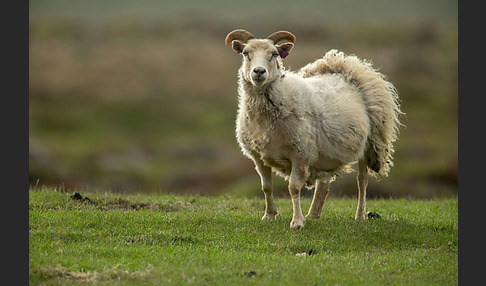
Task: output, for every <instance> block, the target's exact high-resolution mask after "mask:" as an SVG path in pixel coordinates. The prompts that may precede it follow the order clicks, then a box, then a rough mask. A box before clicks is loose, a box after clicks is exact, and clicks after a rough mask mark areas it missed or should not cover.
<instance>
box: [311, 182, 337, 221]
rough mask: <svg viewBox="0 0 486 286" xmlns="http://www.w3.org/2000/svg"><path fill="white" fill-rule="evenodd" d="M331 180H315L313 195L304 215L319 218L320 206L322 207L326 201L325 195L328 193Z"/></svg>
mask: <svg viewBox="0 0 486 286" xmlns="http://www.w3.org/2000/svg"><path fill="white" fill-rule="evenodd" d="M330 184H331V182H330V181H329V180H326V181H322V180H317V182H316V188H315V190H314V197H313V198H312V203H311V207H310V208H309V212H308V213H307V215H306V216H305V217H310V218H320V217H321V212H322V207H324V203H325V202H326V198H327V195H328V194H329V185H330Z"/></svg>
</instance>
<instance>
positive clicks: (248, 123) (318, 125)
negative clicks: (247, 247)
mask: <svg viewBox="0 0 486 286" xmlns="http://www.w3.org/2000/svg"><path fill="white" fill-rule="evenodd" d="M281 42H283V43H281ZM294 42H295V36H294V35H293V34H292V33H290V32H288V31H278V32H275V33H273V34H271V35H270V36H268V38H267V39H256V38H255V36H254V35H253V34H251V33H250V32H248V31H246V30H240V29H238V30H234V31H232V32H230V33H229V34H228V35H227V36H226V39H225V43H226V45H227V46H229V45H230V44H231V45H232V48H233V50H234V51H236V52H237V53H238V54H242V55H243V63H242V65H241V67H240V69H239V71H238V77H239V78H238V93H239V98H238V100H239V101H238V115H237V121H236V137H237V140H238V143H239V145H240V147H241V149H242V152H243V154H244V155H246V156H247V157H249V158H251V159H252V160H253V162H254V163H255V166H256V170H257V172H258V174H259V175H260V178H261V185H262V190H263V192H264V194H265V215H264V216H263V218H262V219H274V218H275V216H276V215H277V214H278V212H277V208H276V206H275V203H274V199H273V187H272V171H274V172H276V173H277V174H279V175H281V176H283V177H284V178H285V179H286V180H288V181H289V187H288V188H289V192H290V195H291V198H292V205H293V216H292V221H291V223H290V227H291V228H294V229H299V228H302V227H304V221H305V219H304V216H303V215H302V210H301V206H300V191H301V189H302V187H303V186H304V185H306V186H307V187H312V186H315V191H314V197H313V200H312V204H311V206H310V209H309V212H308V213H307V216H306V217H309V218H319V217H320V215H321V212H322V208H323V206H324V202H325V200H326V197H327V195H328V193H329V186H330V183H331V182H332V181H333V180H334V179H335V178H336V176H338V175H339V174H341V173H342V172H350V171H352V170H351V168H350V165H351V164H353V163H355V162H358V177H357V181H358V207H357V210H356V216H355V218H356V219H357V220H364V219H366V218H367V215H366V212H365V208H366V187H367V185H368V174H370V175H376V176H378V177H380V178H381V177H384V176H387V174H388V171H389V169H390V167H391V166H392V165H393V163H392V154H393V152H394V149H393V142H394V141H395V140H396V139H397V134H398V127H399V126H400V122H399V118H398V117H399V115H400V114H402V112H401V111H400V106H399V103H398V101H399V98H398V95H397V93H396V90H395V88H394V86H393V85H392V84H391V83H390V82H388V81H386V80H385V78H384V76H383V75H382V74H381V73H379V72H378V71H377V70H375V69H374V68H373V67H372V65H371V63H369V62H366V61H362V60H360V59H358V58H357V57H356V56H346V55H345V54H343V53H342V52H338V51H336V50H331V51H329V52H328V53H326V55H325V56H324V57H323V58H322V59H318V60H316V61H315V62H313V63H310V64H308V65H306V66H304V67H303V68H301V69H300V70H299V71H298V72H297V73H295V72H290V71H286V70H285V68H284V66H283V64H282V59H283V58H285V57H286V56H287V55H288V54H289V53H290V50H291V49H292V48H293V46H294V44H293V43H294Z"/></svg>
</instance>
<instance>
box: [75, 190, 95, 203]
mask: <svg viewBox="0 0 486 286" xmlns="http://www.w3.org/2000/svg"><path fill="white" fill-rule="evenodd" d="M71 199H73V200H81V201H85V202H88V203H91V199H90V198H88V197H84V198H83V196H81V194H80V193H78V192H74V193H73V194H72V195H71Z"/></svg>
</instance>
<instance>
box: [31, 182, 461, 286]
mask: <svg viewBox="0 0 486 286" xmlns="http://www.w3.org/2000/svg"><path fill="white" fill-rule="evenodd" d="M80 193H81V195H82V196H83V197H85V198H86V197H88V198H89V200H75V199H73V198H71V193H67V192H65V191H63V190H62V188H58V189H49V188H40V189H33V188H31V189H30V191H29V282H30V284H31V285H47V284H48V285H71V284H79V282H83V283H84V284H88V285H89V284H97V285H98V284H101V285H141V284H148V285H457V283H458V201H457V199H455V198H449V199H434V200H410V199H376V200H369V202H368V210H369V211H374V212H377V213H379V214H380V215H381V218H380V219H373V220H368V221H364V222H357V221H354V219H353V215H354V210H355V207H356V200H355V199H349V198H331V199H330V200H329V201H328V202H327V204H326V206H325V208H324V212H323V216H322V218H321V219H320V220H308V221H307V222H306V227H305V229H303V230H300V231H292V230H290V229H289V223H290V220H291V215H292V213H291V211H292V208H291V202H290V200H289V199H283V198H282V199H278V200H277V201H276V204H277V207H278V208H279V211H280V215H279V216H278V217H277V219H276V220H275V221H270V222H267V221H265V222H262V221H261V220H260V218H261V216H262V215H263V207H264V202H263V199H259V198H253V199H251V198H236V197H233V196H229V195H224V196H223V195H222V196H211V197H204V196H172V195H167V194H158V195H156V194H152V195H142V194H137V195H120V194H114V193H108V192H107V193H101V192H96V193H88V192H83V191H80ZM302 204H303V209H304V211H305V210H307V208H308V207H309V205H310V200H309V199H304V200H303V202H302ZM311 250H314V252H312V255H309V254H306V255H299V254H301V253H309V251H311Z"/></svg>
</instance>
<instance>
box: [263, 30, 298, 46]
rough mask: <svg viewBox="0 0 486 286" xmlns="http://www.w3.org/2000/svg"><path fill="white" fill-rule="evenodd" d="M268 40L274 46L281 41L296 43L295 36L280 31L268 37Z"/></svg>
mask: <svg viewBox="0 0 486 286" xmlns="http://www.w3.org/2000/svg"><path fill="white" fill-rule="evenodd" d="M267 39H269V40H271V41H272V42H273V43H274V44H277V43H278V42H280V41H283V40H287V41H289V42H291V43H294V42H295V36H294V34H292V33H290V32H288V31H278V32H275V33H273V34H271V35H270V36H268V37H267Z"/></svg>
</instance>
